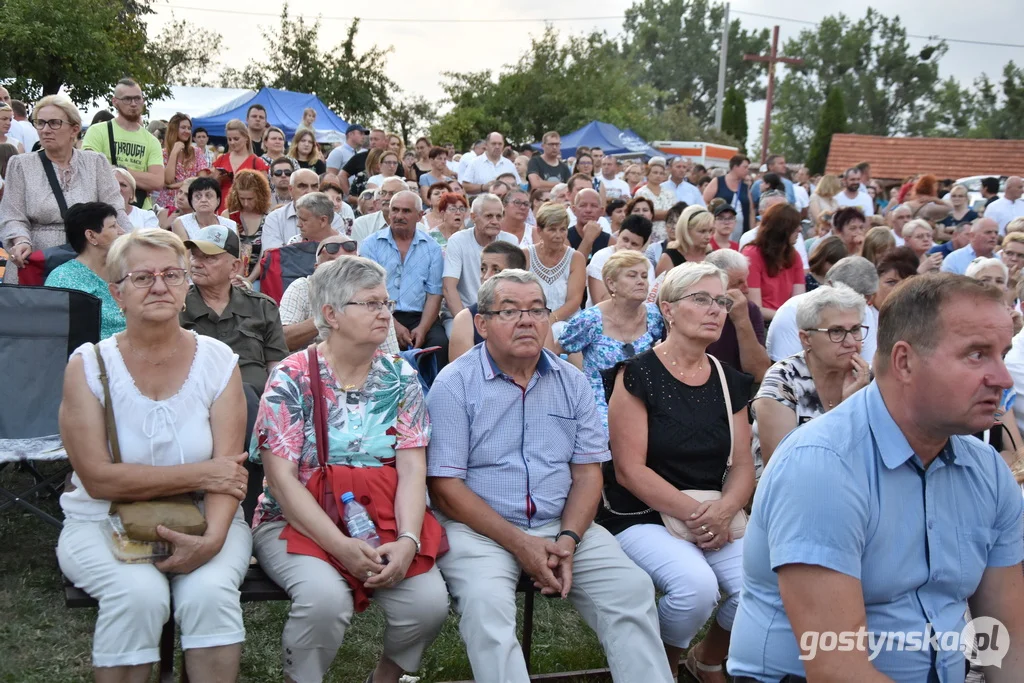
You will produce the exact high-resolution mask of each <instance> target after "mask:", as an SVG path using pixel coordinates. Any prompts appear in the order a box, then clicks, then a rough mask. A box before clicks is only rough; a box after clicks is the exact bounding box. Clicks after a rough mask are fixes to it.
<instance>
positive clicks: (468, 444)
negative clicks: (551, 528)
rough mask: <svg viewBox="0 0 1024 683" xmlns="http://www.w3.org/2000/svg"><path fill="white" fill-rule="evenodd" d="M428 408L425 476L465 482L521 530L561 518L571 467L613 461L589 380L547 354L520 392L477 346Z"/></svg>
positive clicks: (444, 375) (433, 392)
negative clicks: (429, 436) (431, 432)
mask: <svg viewBox="0 0 1024 683" xmlns="http://www.w3.org/2000/svg"><path fill="white" fill-rule="evenodd" d="M427 408H428V409H429V411H430V421H431V424H432V425H433V434H432V436H431V440H430V446H429V447H428V449H427V476H428V477H456V478H459V479H463V480H464V481H465V482H466V485H467V486H468V487H469V488H470V489H471V490H472V491H473V493H475V494H476V495H478V496H480V497H481V498H483V499H484V501H486V502H487V504H488V505H490V506H491V507H492V508H493V509H494V510H495V511H496V512H497V513H498V514H500V515H501V516H502V517H504V518H505V519H506V520H507V521H509V522H510V523H512V524H515V525H516V526H518V527H521V528H532V527H538V526H543V525H544V524H547V523H548V522H552V521H555V520H558V519H561V517H562V509H563V508H564V507H565V499H566V497H568V495H569V487H570V486H571V485H572V476H571V474H570V472H569V465H570V464H573V465H582V464H587V463H599V462H604V461H606V460H609V459H610V458H611V454H610V453H609V452H608V438H607V436H606V435H605V431H604V428H603V427H602V425H601V416H600V414H599V413H598V412H597V406H596V405H595V403H594V392H593V391H592V390H591V388H590V384H589V383H588V381H587V378H586V376H585V375H584V374H583V373H582V372H580V371H579V370H578V369H576V368H575V367H573V366H572V365H570V364H569V363H566V362H565V361H563V360H561V359H559V358H558V357H557V356H555V355H554V354H553V353H551V352H550V351H547V350H545V351H544V352H543V355H542V356H541V359H540V362H539V363H538V364H537V370H536V371H535V372H534V374H533V377H532V378H531V379H530V383H529V385H528V386H527V387H526V389H523V388H522V387H520V386H519V385H518V384H516V383H515V382H514V381H513V380H512V379H511V378H509V377H508V376H507V375H505V374H504V373H502V372H501V370H499V369H498V367H497V365H495V364H494V361H493V360H492V359H491V357H490V354H488V353H487V350H486V344H478V345H477V346H476V347H474V348H473V349H471V350H470V351H469V352H468V353H466V354H464V355H463V356H461V357H460V358H458V360H456V361H455V362H453V363H451V364H450V365H448V367H446V368H444V370H442V371H441V373H440V374H439V375H438V376H437V379H436V380H434V384H433V386H432V387H431V388H430V393H429V394H427Z"/></svg>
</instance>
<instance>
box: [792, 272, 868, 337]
mask: <svg viewBox="0 0 1024 683" xmlns="http://www.w3.org/2000/svg"><path fill="white" fill-rule="evenodd" d="M844 260H845V259H844ZM863 260H865V261H866V260H867V259H863ZM876 280H877V277H876ZM864 306H865V303H864V296H863V295H862V294H861V293H860V292H856V291H854V290H853V289H851V288H849V287H847V286H846V285H844V284H835V285H832V286H831V287H818V288H817V289H815V290H814V291H813V292H808V293H807V294H803V295H801V296H800V297H799V299H798V300H797V304H796V326H797V328H798V329H801V330H813V329H816V328H817V327H818V326H819V325H821V314H822V313H824V312H825V311H826V310H827V309H835V310H838V311H856V312H857V316H858V317H860V318H863V317H864Z"/></svg>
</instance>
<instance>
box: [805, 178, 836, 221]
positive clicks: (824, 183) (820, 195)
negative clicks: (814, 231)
mask: <svg viewBox="0 0 1024 683" xmlns="http://www.w3.org/2000/svg"><path fill="white" fill-rule="evenodd" d="M842 191H843V184H842V183H841V182H840V181H839V177H838V176H835V175H832V174H831V173H829V174H828V175H824V176H822V177H821V180H820V181H819V182H818V185H817V187H815V188H814V194H812V195H811V202H810V204H808V206H807V215H808V216H810V217H811V221H813V222H814V223H815V224H818V217H819V216H820V215H821V214H822V213H823V212H826V211H827V212H829V213H835V212H836V211H837V210H838V209H839V203H838V202H837V201H836V195H837V194H839V193H840V192H842Z"/></svg>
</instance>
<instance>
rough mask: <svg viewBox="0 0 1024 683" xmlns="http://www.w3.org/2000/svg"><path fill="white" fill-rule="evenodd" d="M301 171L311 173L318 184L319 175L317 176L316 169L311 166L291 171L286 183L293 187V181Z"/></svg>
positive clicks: (295, 180) (294, 181)
mask: <svg viewBox="0 0 1024 683" xmlns="http://www.w3.org/2000/svg"><path fill="white" fill-rule="evenodd" d="M302 173H310V174H312V175H313V177H314V178H316V182H317V184H318V185H319V184H320V176H318V175H317V174H316V171H314V170H313V169H311V168H300V169H297V170H295V171H292V175H291V177H290V178H288V185H289V186H291V187H295V183H296V182H297V180H298V177H299V174H302Z"/></svg>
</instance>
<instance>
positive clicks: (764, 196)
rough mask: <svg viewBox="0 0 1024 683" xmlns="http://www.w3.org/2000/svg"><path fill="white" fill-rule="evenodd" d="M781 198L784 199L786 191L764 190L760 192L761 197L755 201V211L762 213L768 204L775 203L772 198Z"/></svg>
mask: <svg viewBox="0 0 1024 683" xmlns="http://www.w3.org/2000/svg"><path fill="white" fill-rule="evenodd" d="M779 198H781V199H782V201H783V202H785V201H786V193H785V192H779V191H778V190H765V191H764V192H762V193H761V198H760V199H759V200H758V201H757V212H758V213H764V212H765V211H766V210H767V209H768V207H769V206H771V205H772V204H774V203H776V202H775V201H774V200H775V199H779Z"/></svg>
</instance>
